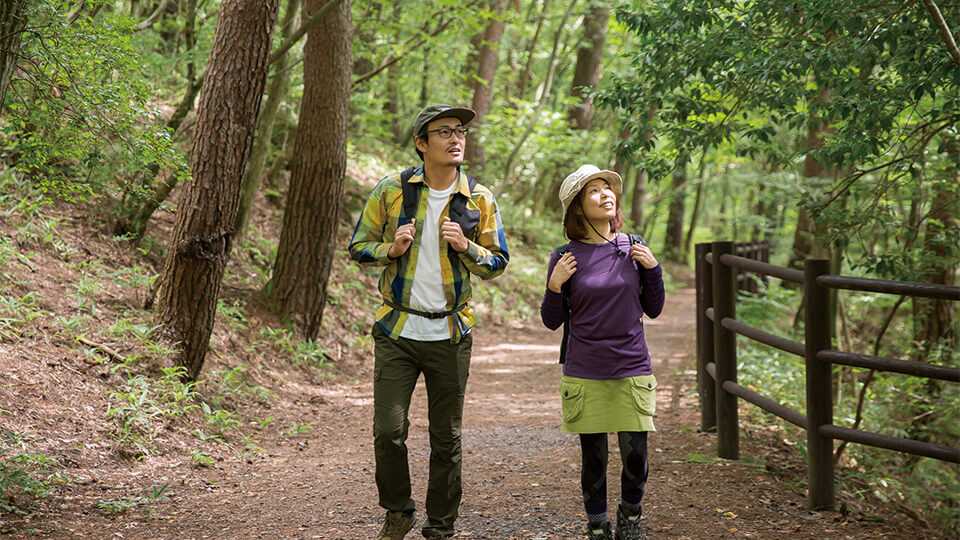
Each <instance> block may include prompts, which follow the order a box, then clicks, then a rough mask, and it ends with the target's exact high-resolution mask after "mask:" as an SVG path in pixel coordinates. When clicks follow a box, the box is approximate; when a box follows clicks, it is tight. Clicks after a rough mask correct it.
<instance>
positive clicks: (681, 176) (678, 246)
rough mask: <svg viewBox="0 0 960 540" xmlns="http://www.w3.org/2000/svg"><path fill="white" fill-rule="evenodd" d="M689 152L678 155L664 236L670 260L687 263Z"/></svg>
mask: <svg viewBox="0 0 960 540" xmlns="http://www.w3.org/2000/svg"><path fill="white" fill-rule="evenodd" d="M689 160H690V156H689V154H687V153H686V152H685V151H682V150H681V152H680V154H679V155H678V156H677V163H676V168H675V169H674V171H673V182H672V183H671V186H670V211H669V213H668V214H667V230H666V234H665V235H664V238H663V254H664V258H665V259H667V260H668V261H673V262H677V263H686V258H685V257H684V256H683V214H684V205H685V202H686V197H687V190H686V186H687V162H688V161H689Z"/></svg>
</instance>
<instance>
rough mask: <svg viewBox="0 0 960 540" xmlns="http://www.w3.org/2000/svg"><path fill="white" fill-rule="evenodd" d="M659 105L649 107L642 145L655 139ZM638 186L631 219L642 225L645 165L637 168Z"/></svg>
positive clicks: (645, 177) (644, 145) (631, 209)
mask: <svg viewBox="0 0 960 540" xmlns="http://www.w3.org/2000/svg"><path fill="white" fill-rule="evenodd" d="M658 110H659V109H658V107H657V106H656V105H650V106H649V107H647V116H646V122H645V123H644V125H643V134H642V135H641V139H640V140H641V142H642V146H643V147H644V148H646V147H647V146H648V144H649V143H650V141H651V140H652V139H653V120H654V118H656V117H657V111H658ZM636 184H637V187H636V189H635V191H634V194H633V201H631V205H630V219H632V220H633V222H634V223H635V224H636V225H637V227H640V226H641V225H642V224H643V198H644V197H645V196H646V188H647V171H646V169H645V168H643V167H639V168H638V170H637V181H636Z"/></svg>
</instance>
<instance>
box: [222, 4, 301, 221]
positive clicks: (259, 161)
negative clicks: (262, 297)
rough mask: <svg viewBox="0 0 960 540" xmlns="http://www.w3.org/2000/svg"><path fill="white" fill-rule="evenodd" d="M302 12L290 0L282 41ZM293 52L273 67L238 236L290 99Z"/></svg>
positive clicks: (242, 198) (245, 184)
mask: <svg viewBox="0 0 960 540" xmlns="http://www.w3.org/2000/svg"><path fill="white" fill-rule="evenodd" d="M299 11H300V0H287V5H286V9H285V11H284V14H283V22H282V23H281V25H280V26H281V30H280V31H281V34H282V39H281V42H285V41H286V40H287V39H289V38H290V35H291V34H292V33H293V31H294V30H295V29H296V26H297V14H298V12H299ZM289 58H290V53H289V51H288V52H286V53H284V54H283V55H282V56H281V57H280V59H279V60H277V61H276V63H275V64H274V66H273V77H272V78H271V79H270V85H269V86H268V87H267V100H266V102H265V103H264V104H263V112H262V113H261V114H260V120H259V121H258V122H257V135H256V138H255V139H254V141H253V151H252V152H251V154H250V161H249V162H248V163H247V169H246V170H245V171H244V173H243V187H242V191H241V196H240V209H239V210H238V212H237V225H236V231H237V239H240V238H242V237H243V235H244V232H245V231H246V228H247V223H248V222H249V221H250V210H251V208H253V199H254V197H255V196H256V194H257V191H258V190H259V189H260V179H261V178H262V177H263V172H264V169H265V168H266V165H267V156H268V155H269V154H270V147H271V146H272V143H273V126H274V124H275V123H276V119H277V113H278V111H279V110H280V105H281V104H282V103H283V101H284V100H285V99H286V98H287V92H288V91H289V89H290V70H288V69H287V64H288V63H289Z"/></svg>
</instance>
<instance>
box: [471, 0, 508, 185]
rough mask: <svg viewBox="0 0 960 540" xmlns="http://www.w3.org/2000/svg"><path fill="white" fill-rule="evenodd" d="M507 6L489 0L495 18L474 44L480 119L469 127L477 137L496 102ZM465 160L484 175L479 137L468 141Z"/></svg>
mask: <svg viewBox="0 0 960 540" xmlns="http://www.w3.org/2000/svg"><path fill="white" fill-rule="evenodd" d="M505 6H506V1H505V0H490V2H489V8H490V10H491V11H492V12H493V16H492V17H491V19H490V22H488V23H487V28H486V30H484V32H483V37H482V38H481V40H480V41H479V42H478V43H475V48H476V59H477V71H476V75H475V77H474V79H473V81H472V87H473V102H472V107H473V110H474V112H476V113H477V116H476V118H474V120H473V122H471V123H470V124H471V129H473V130H474V133H476V132H477V131H479V130H480V129H482V128H483V118H484V116H486V114H487V112H488V111H489V110H490V104H491V103H492V102H493V83H494V77H495V76H496V74H497V60H498V56H499V55H498V51H499V49H500V38H502V37H503V31H504V29H505V28H506V24H505V23H504V21H503V18H502V16H501V15H502V13H503V9H504V7H505ZM465 159H466V162H467V164H469V165H470V168H471V170H473V171H475V172H476V173H480V172H482V171H483V167H484V165H485V162H486V157H485V156H484V152H483V145H482V144H481V143H480V137H479V136H478V135H476V134H474V135H470V137H469V140H468V141H467V149H466V156H465Z"/></svg>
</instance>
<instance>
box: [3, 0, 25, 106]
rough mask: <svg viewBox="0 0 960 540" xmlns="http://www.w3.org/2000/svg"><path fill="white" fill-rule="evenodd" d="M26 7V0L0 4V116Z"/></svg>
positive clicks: (11, 74)
mask: <svg viewBox="0 0 960 540" xmlns="http://www.w3.org/2000/svg"><path fill="white" fill-rule="evenodd" d="M26 7H27V0H5V1H4V2H3V5H0V116H2V115H3V103H4V99H5V98H6V96H7V88H9V87H10V80H11V79H12V78H13V71H14V69H15V68H16V67H17V53H18V52H19V51H20V38H21V36H22V34H23V30H24V29H25V28H26V27H27V16H26V11H25V10H26Z"/></svg>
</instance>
